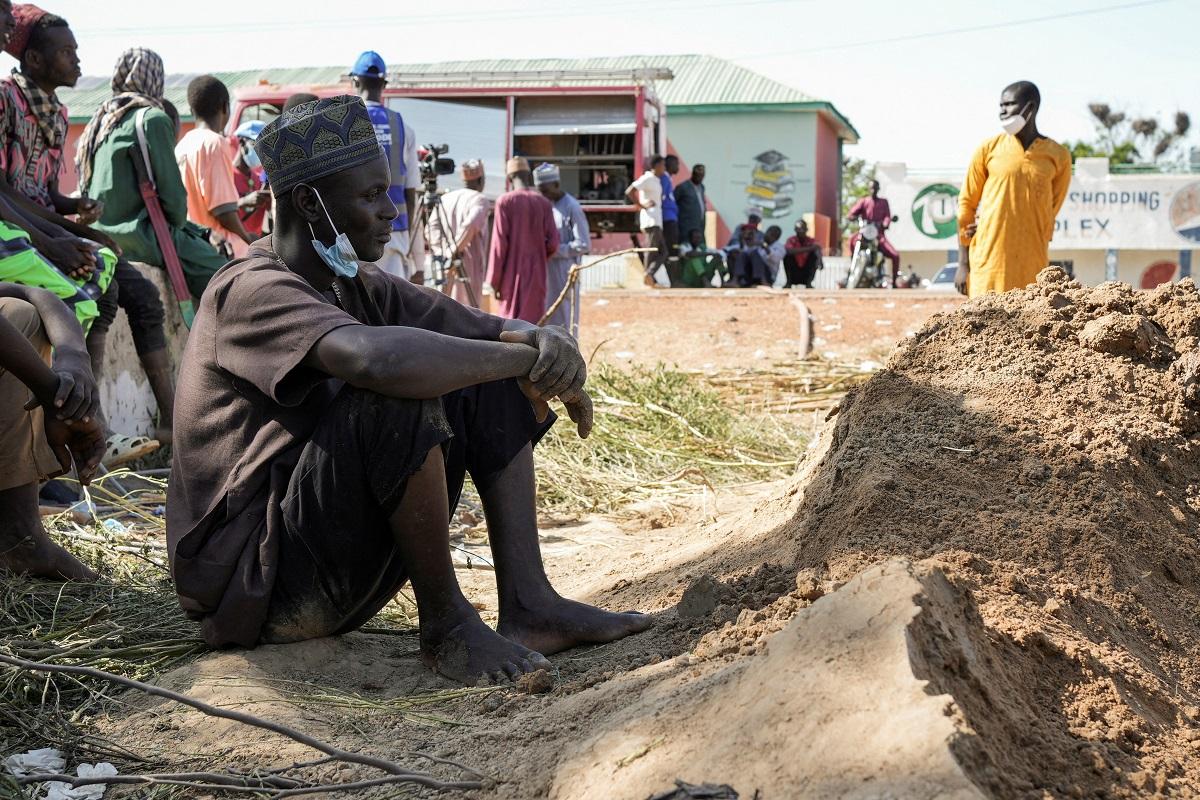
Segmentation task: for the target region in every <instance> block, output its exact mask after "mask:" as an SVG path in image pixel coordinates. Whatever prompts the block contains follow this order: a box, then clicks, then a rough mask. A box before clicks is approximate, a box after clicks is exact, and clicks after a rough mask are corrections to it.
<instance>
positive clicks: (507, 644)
mask: <svg viewBox="0 0 1200 800" xmlns="http://www.w3.org/2000/svg"><path fill="white" fill-rule="evenodd" d="M471 617H474V619H472V618H471ZM449 625H450V627H449V628H448V629H447V630H446V631H445V632H444V633H442V632H440V631H439V630H437V629H433V630H428V629H427V626H425V625H422V626H421V660H422V661H423V662H424V663H425V666H427V667H429V668H430V669H432V670H433V671H434V672H437V673H438V674H439V675H444V676H445V677H447V678H451V679H453V680H456V681H459V682H460V683H465V684H468V685H471V684H475V683H477V682H478V681H479V679H480V678H483V679H485V680H488V681H491V682H494V683H505V682H508V681H511V680H515V679H516V678H518V677H520V676H521V675H523V674H525V673H529V672H536V671H537V670H539V669H544V670H546V671H548V672H549V671H552V670H553V669H554V667H553V666H551V664H550V662H549V661H547V660H546V657H545V656H543V655H542V654H541V653H535V652H534V651H532V650H530V649H529V648H527V647H523V646H522V645H520V644H516V643H514V642H511V641H509V640H508V639H506V638H504V637H503V636H501V635H500V634H498V633H496V632H495V631H494V630H492V629H491V628H489V627H488V626H487V625H485V624H484V623H483V620H481V619H479V617H478V615H476V614H475V612H474V610H472V611H471V612H470V614H463V616H462V617H460V618H458V619H456V620H454V621H451V622H450V623H449ZM428 628H434V626H433V625H430V626H428Z"/></svg>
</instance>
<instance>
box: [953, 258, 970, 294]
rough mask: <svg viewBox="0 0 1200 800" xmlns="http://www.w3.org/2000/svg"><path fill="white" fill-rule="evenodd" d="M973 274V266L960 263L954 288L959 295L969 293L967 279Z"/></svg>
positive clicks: (955, 276)
mask: <svg viewBox="0 0 1200 800" xmlns="http://www.w3.org/2000/svg"><path fill="white" fill-rule="evenodd" d="M970 274H971V266H970V265H969V264H965V263H963V262H959V264H958V269H957V270H955V272H954V288H955V289H957V290H958V293H959V294H966V293H967V278H968V277H969V276H970Z"/></svg>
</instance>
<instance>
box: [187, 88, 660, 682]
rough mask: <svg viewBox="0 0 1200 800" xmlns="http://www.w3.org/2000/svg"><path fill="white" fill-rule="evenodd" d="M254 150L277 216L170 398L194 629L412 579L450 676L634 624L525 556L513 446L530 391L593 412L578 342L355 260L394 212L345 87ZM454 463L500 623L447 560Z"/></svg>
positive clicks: (526, 419)
mask: <svg viewBox="0 0 1200 800" xmlns="http://www.w3.org/2000/svg"><path fill="white" fill-rule="evenodd" d="M255 150H256V151H257V152H258V155H259V158H260V159H261V161H262V163H263V167H264V168H265V169H266V171H267V175H268V178H269V180H270V183H271V186H272V188H273V190H274V193H275V200H276V225H277V227H276V230H275V232H274V233H273V234H272V235H271V236H268V237H265V238H263V239H261V240H259V241H257V242H255V244H254V245H252V246H251V249H250V253H249V255H248V257H247V258H245V259H238V260H235V261H233V262H231V263H230V264H228V265H227V266H226V267H225V268H223V269H222V270H221V271H220V272H219V273H217V275H216V277H215V278H214V279H213V281H212V284H211V285H210V286H209V288H208V291H207V292H206V293H205V295H204V297H203V298H202V299H201V304H200V311H199V313H198V314H197V316H196V324H195V326H194V327H193V328H192V331H191V338H190V339H189V341H188V347H187V351H186V352H185V353H184V358H183V365H182V368H181V370H180V378H179V399H178V403H177V405H176V412H177V422H176V437H175V461H174V464H173V466H172V475H173V476H174V477H173V478H172V480H171V487H170V493H169V498H168V502H167V547H168V553H169V556H170V559H171V570H172V575H173V576H174V579H175V586H176V589H177V591H178V593H179V596H180V602H181V604H182V606H183V608H184V609H185V610H186V611H187V612H188V614H189V615H190V616H192V617H194V618H197V619H200V620H201V623H202V631H203V633H204V636H205V638H206V640H207V641H208V642H209V644H211V645H212V646H214V647H221V646H229V645H239V646H245V647H252V646H254V645H256V644H258V643H260V642H275V643H283V642H293V641H299V640H303V639H309V638H314V637H320V636H329V635H334V634H340V633H344V632H346V631H350V630H354V629H355V628H358V627H360V626H361V625H363V624H364V623H366V622H367V621H368V620H369V619H371V617H373V616H374V615H375V613H376V612H378V611H379V610H380V609H381V608H382V607H383V606H384V605H385V604H387V603H388V602H389V601H390V600H391V599H392V598H393V597H394V596H395V595H396V593H397V592H398V591H399V589H400V587H401V586H402V585H403V584H404V583H405V582H406V581H407V580H411V581H412V586H413V592H414V594H415V596H416V600H417V605H418V607H419V609H420V617H421V622H420V627H421V630H420V645H421V655H422V658H423V660H424V661H425V663H426V664H428V665H429V666H430V667H432V668H434V669H436V670H437V671H438V672H440V673H442V674H444V675H447V676H449V677H451V678H455V679H458V680H461V681H464V682H467V683H474V682H475V681H476V680H478V679H479V678H480V677H484V678H495V679H500V680H507V679H510V678H515V677H517V676H518V675H519V674H521V673H525V672H531V671H533V670H536V669H539V668H546V667H548V664H547V662H546V660H545V658H544V657H543V655H542V654H543V653H552V652H556V651H558V650H562V649H566V648H568V647H573V646H576V645H579V644H583V643H587V642H607V641H612V640H614V639H617V638H620V637H622V636H626V635H628V634H630V633H634V632H636V631H639V630H643V629H645V628H646V627H648V626H649V624H650V621H649V618H648V617H644V616H642V615H639V614H612V613H608V612H605V611H601V610H599V609H596V608H592V607H589V606H584V605H582V604H579V603H573V602H571V601H568V600H565V599H563V598H562V597H561V596H559V595H558V594H557V593H555V591H554V589H553V588H552V587H551V586H550V583H549V580H548V579H547V578H546V574H545V572H544V570H543V568H542V562H541V556H540V553H539V549H538V533H537V515H536V509H535V488H536V487H535V475H534V469H533V450H532V448H533V445H534V444H535V443H536V442H537V441H538V439H539V438H540V437H541V436H542V435H543V434H544V433H545V432H546V430H547V429H548V428H549V426H550V424H551V422H552V421H553V420H552V418H551V417H550V414H549V409H548V407H547V405H546V403H547V401H549V400H551V399H552V398H555V397H557V398H559V399H560V400H561V401H562V402H563V403H564V404H565V406H566V408H567V411H568V412H569V414H570V416H571V418H572V419H573V420H574V421H575V422H576V424H577V426H578V430H579V433H580V435H583V436H586V435H587V434H588V433H589V431H590V429H591V422H592V409H591V400H590V399H589V398H588V396H587V393H586V392H585V391H584V389H583V383H584V380H585V378H586V368H585V365H584V362H583V358H582V357H581V356H580V354H579V350H578V348H577V347H576V345H575V342H574V341H573V340H572V339H571V338H570V337H569V336H567V335H566V334H565V333H564V332H563V331H562V330H561V329H559V328H553V327H551V328H539V327H537V326H534V325H529V324H527V323H524V322H520V321H514V320H504V319H501V318H499V317H494V316H490V315H488V314H484V313H482V312H480V311H477V310H475V309H471V308H467V307H466V306H463V305H461V304H460V303H456V302H454V301H453V300H451V299H450V298H449V297H447V296H446V295H444V294H442V293H441V292H438V291H436V290H434V289H431V288H427V287H424V286H417V285H415V284H412V283H410V282H408V281H405V280H404V279H402V278H398V277H396V276H393V275H390V274H387V273H385V272H383V271H382V270H380V269H379V268H378V267H377V266H375V265H374V264H373V263H371V262H374V261H376V260H378V258H379V256H380V255H381V254H382V252H383V250H384V248H385V247H387V245H388V242H389V241H390V239H391V232H392V220H393V219H395V217H396V213H397V210H396V206H395V204H394V203H393V202H392V200H391V199H390V198H389V196H388V192H387V190H388V187H389V186H390V185H391V174H390V170H389V169H388V164H387V161H386V159H385V158H384V155H383V149H382V148H381V147H380V145H379V141H378V139H377V138H376V136H375V132H374V129H373V126H372V124H371V118H370V116H368V114H367V108H366V106H365V105H364V104H363V102H362V100H361V99H360V98H357V97H353V96H349V95H342V96H338V97H331V98H327V99H324V100H319V101H316V102H312V103H305V104H302V105H300V106H297V107H296V108H293V109H292V110H291V111H288V112H285V113H284V114H283V115H282V116H280V117H279V118H278V119H277V120H275V121H273V122H271V123H270V124H268V125H267V127H266V128H265V129H264V130H263V131H262V133H261V134H260V135H259V137H258V140H257V141H256V142H255ZM539 199H541V198H540V197H539ZM543 202H545V201H544V200H543ZM468 472H469V473H470V475H471V477H472V479H473V481H474V483H475V486H476V487H477V488H478V490H479V494H480V497H481V498H482V500H483V507H484V512H485V514H486V516H487V521H488V529H489V532H490V535H491V545H492V553H493V556H494V558H495V565H496V576H497V583H498V588H499V593H500V624H499V629H498V631H493V630H492V629H491V628H489V627H488V626H486V625H485V624H484V623H483V622H482V621H481V620H480V619H479V615H478V614H477V613H476V612H475V610H474V609H473V608H472V606H471V604H470V603H469V602H467V600H466V599H465V598H464V597H463V595H462V592H461V590H460V589H459V587H458V583H457V581H456V580H455V577H454V566H453V564H452V562H451V560H450V553H449V539H448V526H449V514H450V512H451V511H452V510H453V508H454V506H455V505H456V503H457V500H458V496H459V492H460V490H461V488H462V483H463V480H464V476H465V474H466V473H468Z"/></svg>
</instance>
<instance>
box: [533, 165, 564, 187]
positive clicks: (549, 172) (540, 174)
mask: <svg viewBox="0 0 1200 800" xmlns="http://www.w3.org/2000/svg"><path fill="white" fill-rule="evenodd" d="M560 178H561V176H560V175H559V172H558V167H556V166H554V165H553V164H545V163H543V164H538V165H537V169H535V170H534V171H533V182H534V183H536V184H537V185H538V186H543V185H545V184H547V183H558V182H559V179H560Z"/></svg>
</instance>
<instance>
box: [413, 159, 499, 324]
mask: <svg viewBox="0 0 1200 800" xmlns="http://www.w3.org/2000/svg"><path fill="white" fill-rule="evenodd" d="M461 174H462V181H463V187H462V188H461V189H454V190H453V191H449V192H446V193H445V194H444V195H442V207H441V211H440V212H438V211H436V210H435V211H434V212H433V213H431V214H430V215H429V252H430V253H431V254H432V255H433V257H434V258H435V259H439V258H440V259H445V262H446V265H447V267H449V266H450V265H451V264H453V263H454V262H455V261H458V262H460V263H461V265H462V267H461V270H462V271H461V277H460V276H459V275H456V276H455V277H454V278H450V277H449V276H448V277H447V279H446V283H445V285H444V286H442V291H443V292H445V293H446V294H448V295H450V296H451V297H453V298H454V299H455V300H457V301H458V302H460V303H464V304H466V305H470V306H475V307H477V308H478V307H479V304H480V302H482V299H483V278H484V274H485V273H486V272H487V234H488V215H489V214H491V211H492V204H491V201H489V200H488V198H487V196H486V195H485V194H484V193H483V185H484V169H483V162H482V161H480V160H479V159H477V158H472V159H469V160H467V161H464V162H463V165H462V170H461ZM464 280H465V281H466V282H467V284H469V285H470V287H471V291H470V293H468V292H467V289H466V286H464V285H463V281H464ZM472 298H474V302H472Z"/></svg>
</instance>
